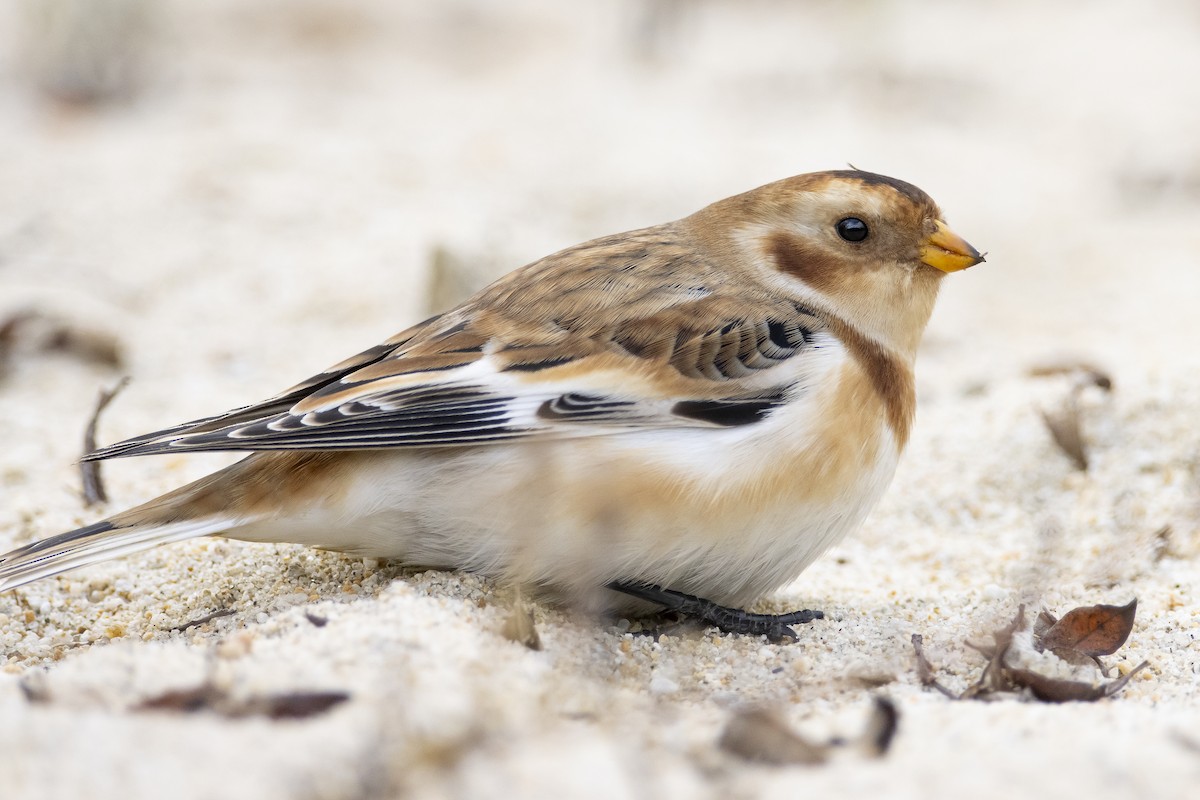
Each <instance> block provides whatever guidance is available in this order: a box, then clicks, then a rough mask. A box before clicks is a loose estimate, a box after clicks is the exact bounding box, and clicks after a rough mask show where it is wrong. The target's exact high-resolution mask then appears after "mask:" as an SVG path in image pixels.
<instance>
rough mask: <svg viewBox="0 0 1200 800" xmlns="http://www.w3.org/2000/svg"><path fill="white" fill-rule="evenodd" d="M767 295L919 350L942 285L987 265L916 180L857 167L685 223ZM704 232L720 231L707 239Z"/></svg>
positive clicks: (758, 193) (722, 205)
mask: <svg viewBox="0 0 1200 800" xmlns="http://www.w3.org/2000/svg"><path fill="white" fill-rule="evenodd" d="M689 222H691V223H692V224H693V226H694V227H693V230H695V231H696V232H697V235H699V236H700V237H701V238H703V239H705V240H706V241H707V243H708V244H709V246H710V247H718V248H720V249H722V250H725V251H726V252H729V251H730V250H732V251H733V252H732V253H730V255H735V256H736V258H735V260H736V262H737V263H740V264H743V265H745V266H746V267H747V268H748V269H749V270H751V272H752V275H753V277H754V278H755V279H757V280H758V281H761V282H763V283H765V284H766V285H767V286H769V287H770V288H771V290H773V291H784V292H787V293H789V294H791V295H794V296H796V297H797V299H799V300H802V301H806V302H809V303H812V304H815V305H817V306H819V307H822V308H824V309H826V310H827V311H829V312H830V313H833V314H835V315H838V316H840V317H842V318H843V319H845V320H847V321H853V322H854V324H855V325H856V326H858V327H860V328H861V329H862V332H863V333H865V334H867V335H868V336H870V337H872V338H874V339H876V340H878V341H880V342H881V343H883V344H886V345H889V346H892V347H894V348H897V349H900V350H902V351H905V352H910V353H911V352H915V350H916V346H917V344H918V342H919V340H920V336H921V333H922V331H923V330H924V328H925V323H926V322H927V321H928V319H929V315H930V313H931V312H932V310H933V302H934V300H935V299H936V297H937V288H938V284H939V282H940V279H941V278H942V277H943V276H944V275H946V274H947V273H949V272H957V271H959V270H963V269H966V268H967V267H971V266H974V265H975V264H978V263H980V262H981V261H983V260H984V257H983V255H982V254H981V253H980V252H979V251H977V250H976V249H975V248H974V247H972V246H971V245H970V244H968V243H967V242H966V241H965V240H964V239H962V238H961V237H959V236H958V235H957V234H956V233H954V232H953V231H952V230H950V228H949V227H948V226H947V225H946V223H945V221H944V220H943V219H942V213H941V210H940V209H939V208H938V206H937V204H936V203H935V202H934V201H933V199H932V198H931V197H930V196H929V195H927V194H926V193H925V192H923V191H921V190H920V189H918V188H917V187H916V186H913V185H912V184H909V183H905V182H904V181H900V180H896V179H895V178H889V177H886V176H883V175H876V174H874V173H871V172H864V171H861V170H839V171H832V172H815V173H811V174H807V175H798V176H796V177H793V178H787V179H785V180H782V181H777V182H776V183H771V184H767V185H766V186H761V187H759V188H758V189H754V190H752V191H750V192H746V193H745V194H741V195H737V196H735V197H731V198H729V199H728V200H723V201H721V202H719V203H716V204H714V205H712V206H709V207H708V208H706V209H704V210H702V211H700V212H699V213H698V214H696V215H694V216H693V217H692V218H690V219H689ZM713 223H716V224H715V225H714V224H713ZM708 231H720V232H723V233H718V234H717V235H716V236H713V235H712V234H711V233H709V232H708Z"/></svg>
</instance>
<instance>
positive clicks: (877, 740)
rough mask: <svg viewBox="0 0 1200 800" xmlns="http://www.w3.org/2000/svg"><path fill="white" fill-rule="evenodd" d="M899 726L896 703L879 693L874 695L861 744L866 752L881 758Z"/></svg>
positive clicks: (890, 744) (889, 746) (888, 747)
mask: <svg viewBox="0 0 1200 800" xmlns="http://www.w3.org/2000/svg"><path fill="white" fill-rule="evenodd" d="M899 727H900V711H899V710H898V709H897V708H896V704H895V703H893V702H892V701H891V700H889V699H887V698H886V697H883V696H881V695H876V696H875V706H874V708H873V709H872V710H871V716H870V717H868V718H867V729H866V730H865V731H863V735H862V744H863V747H864V749H865V750H866V751H867V753H868V754H870V755H871V756H873V757H875V758H882V757H883V756H884V755H886V754H887V751H888V750H889V749H890V748H891V746H892V740H893V739H895V738H896V731H897V730H898V729H899Z"/></svg>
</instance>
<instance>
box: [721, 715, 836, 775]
mask: <svg viewBox="0 0 1200 800" xmlns="http://www.w3.org/2000/svg"><path fill="white" fill-rule="evenodd" d="M717 746H718V747H720V748H721V749H722V750H725V751H726V752H729V753H733V754H734V755H736V756H740V757H741V758H744V759H746V760H748V761H759V762H762V763H764V764H775V765H780V766H781V765H785V764H821V763H824V762H825V760H826V759H828V758H829V749H830V748H829V745H819V744H813V743H812V742H809V741H808V740H807V739H804V738H802V737H801V736H800V734H798V733H796V732H795V731H794V730H792V729H791V727H789V726H788V724H787V723H786V722H784V721H783V720H781V719H779V717H777V716H775V715H774V714H773V713H771V712H770V711H767V710H766V709H761V708H758V709H750V710H745V711H739V712H737V713H736V714H734V715H733V717H732V718H731V719H730V720H729V722H728V723H727V724H726V725H725V730H724V731H722V733H721V738H720V740H719V741H718V742H717Z"/></svg>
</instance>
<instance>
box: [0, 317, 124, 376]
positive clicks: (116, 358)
mask: <svg viewBox="0 0 1200 800" xmlns="http://www.w3.org/2000/svg"><path fill="white" fill-rule="evenodd" d="M19 345H23V346H24V348H25V349H27V350H32V351H35V352H36V351H41V352H55V351H56V352H63V353H67V354H68V355H73V356H75V357H77V358H80V359H82V360H84V361H88V362H92V363H99V364H103V365H104V366H108V367H119V366H120V365H121V363H122V353H121V344H120V342H119V341H118V340H117V338H116V337H115V336H113V335H112V334H110V333H107V332H105V331H99V330H94V329H91V328H86V327H83V326H80V325H76V324H74V323H71V322H68V321H65V320H63V319H60V318H59V317H57V316H56V315H53V314H49V313H46V312H44V311H40V310H37V309H23V310H21V311H17V312H15V313H13V314H11V315H9V317H8V318H7V319H5V320H4V321H3V322H0V361H3V360H6V359H7V358H8V357H9V356H10V355H11V353H12V352H13V351H15V350H16V349H17V348H18V346H19Z"/></svg>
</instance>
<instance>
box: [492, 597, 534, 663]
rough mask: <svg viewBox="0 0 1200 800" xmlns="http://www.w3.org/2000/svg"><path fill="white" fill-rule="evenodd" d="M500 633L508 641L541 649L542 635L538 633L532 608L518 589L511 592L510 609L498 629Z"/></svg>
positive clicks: (531, 648) (532, 648)
mask: <svg viewBox="0 0 1200 800" xmlns="http://www.w3.org/2000/svg"><path fill="white" fill-rule="evenodd" d="M500 633H501V634H503V636H504V638H505V639H508V640H509V641H510V642H516V643H517V644H523V645H525V646H526V647H528V648H529V649H530V650H541V649H542V637H541V636H539V635H538V631H537V625H536V624H535V622H534V619H533V609H532V608H530V607H529V604H528V603H526V602H525V598H524V596H523V595H522V593H521V591H520V590H519V589H518V590H515V591H514V592H513V603H512V611H511V612H509V615H508V619H506V620H504V627H503V628H501V629H500Z"/></svg>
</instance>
